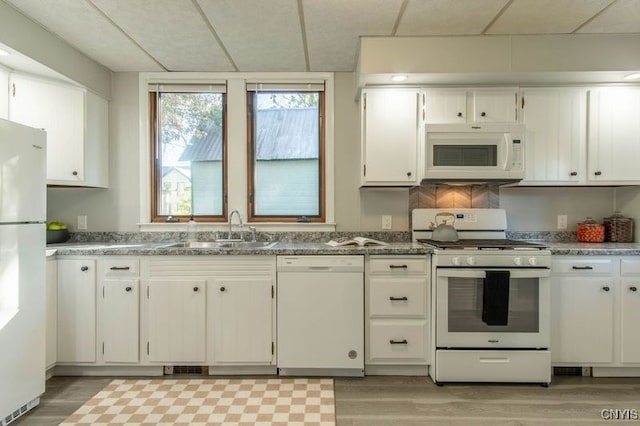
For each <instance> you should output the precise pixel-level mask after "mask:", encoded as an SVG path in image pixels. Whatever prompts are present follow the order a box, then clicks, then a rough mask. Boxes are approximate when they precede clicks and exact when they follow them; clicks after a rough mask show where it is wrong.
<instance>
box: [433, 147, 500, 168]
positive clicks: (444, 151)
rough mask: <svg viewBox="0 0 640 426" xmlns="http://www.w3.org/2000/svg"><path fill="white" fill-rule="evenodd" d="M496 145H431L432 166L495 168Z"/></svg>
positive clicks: (496, 162)
mask: <svg viewBox="0 0 640 426" xmlns="http://www.w3.org/2000/svg"><path fill="white" fill-rule="evenodd" d="M497 164H498V147H497V146H496V145H433V165H434V166H447V167H450V166H454V167H465V166H484V167H487V166H496V165H497Z"/></svg>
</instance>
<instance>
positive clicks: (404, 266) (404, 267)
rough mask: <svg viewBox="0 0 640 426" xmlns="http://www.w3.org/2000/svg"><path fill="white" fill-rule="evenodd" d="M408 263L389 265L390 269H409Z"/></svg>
mask: <svg viewBox="0 0 640 426" xmlns="http://www.w3.org/2000/svg"><path fill="white" fill-rule="evenodd" d="M407 268H408V266H407V265H389V269H407Z"/></svg>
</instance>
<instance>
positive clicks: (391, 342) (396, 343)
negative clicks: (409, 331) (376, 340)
mask: <svg viewBox="0 0 640 426" xmlns="http://www.w3.org/2000/svg"><path fill="white" fill-rule="evenodd" d="M389 343H390V344H392V345H408V344H409V342H408V341H407V339H402V340H393V339H391V340H389Z"/></svg>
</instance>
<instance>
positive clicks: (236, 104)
mask: <svg viewBox="0 0 640 426" xmlns="http://www.w3.org/2000/svg"><path fill="white" fill-rule="evenodd" d="M334 80H335V76H334V73H332V72H199V71H198V72H163V71H148V72H140V73H137V74H136V75H135V76H134V75H133V74H132V75H131V78H130V79H127V82H126V83H123V85H122V88H120V89H118V90H127V89H129V88H131V89H133V90H136V89H137V91H138V97H137V104H127V105H123V106H122V107H123V114H122V115H121V116H120V117H119V118H118V120H121V121H122V120H125V121H127V120H131V119H132V117H135V118H134V119H133V120H132V121H131V126H132V127H133V126H135V127H137V129H138V138H137V140H138V149H137V158H138V160H137V164H138V165H139V170H138V182H139V186H138V188H137V191H136V193H137V200H139V202H138V203H137V206H138V218H139V221H138V223H137V224H136V225H137V229H138V231H141V232H182V231H184V230H185V226H186V224H185V223H173V222H151V219H150V211H151V194H150V189H151V182H150V179H151V172H150V164H151V158H150V152H151V150H150V146H149V141H150V136H149V125H148V122H149V96H148V86H149V85H151V84H226V87H227V110H226V124H227V127H226V129H227V141H228V142H227V158H226V161H227V164H226V165H227V181H228V188H227V191H228V192H227V200H226V204H227V206H228V208H229V209H237V210H239V211H240V213H241V215H242V217H243V219H244V218H246V217H247V212H246V208H247V196H248V195H247V182H246V179H247V170H246V167H247V158H246V155H247V153H246V151H247V148H246V144H247V127H246V120H247V111H246V108H247V106H246V104H247V99H246V93H247V91H246V87H247V84H249V83H252V82H256V81H261V82H273V83H309V82H311V83H322V84H324V86H325V126H324V127H325V156H324V157H325V170H324V172H325V179H326V181H325V195H324V202H325V222H324V223H321V222H299V223H294V222H282V223H278V222H253V223H252V225H253V226H255V227H256V228H257V229H258V230H259V231H262V232H285V231H289V232H297V231H314V232H331V231H335V229H336V223H335V197H336V193H335V175H334V172H335V170H334V169H335V166H334V164H335V159H334V158H333V157H334V153H335V148H334V138H335V135H334V126H335V125H334V111H335V105H334V102H335V94H334V85H335V84H334ZM134 81H135V83H134ZM124 111H127V112H128V114H126V115H125V114H124ZM136 114H137V116H136ZM134 123H135V124H134ZM131 154H133V155H135V153H134V152H131ZM198 230H199V231H201V232H219V231H225V230H228V222H226V223H221V222H200V223H199V224H198Z"/></svg>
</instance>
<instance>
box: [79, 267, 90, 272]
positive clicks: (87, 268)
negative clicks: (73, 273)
mask: <svg viewBox="0 0 640 426" xmlns="http://www.w3.org/2000/svg"><path fill="white" fill-rule="evenodd" d="M80 270H81V271H82V272H87V271H88V270H89V267H88V266H82V267H81V268H80Z"/></svg>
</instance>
